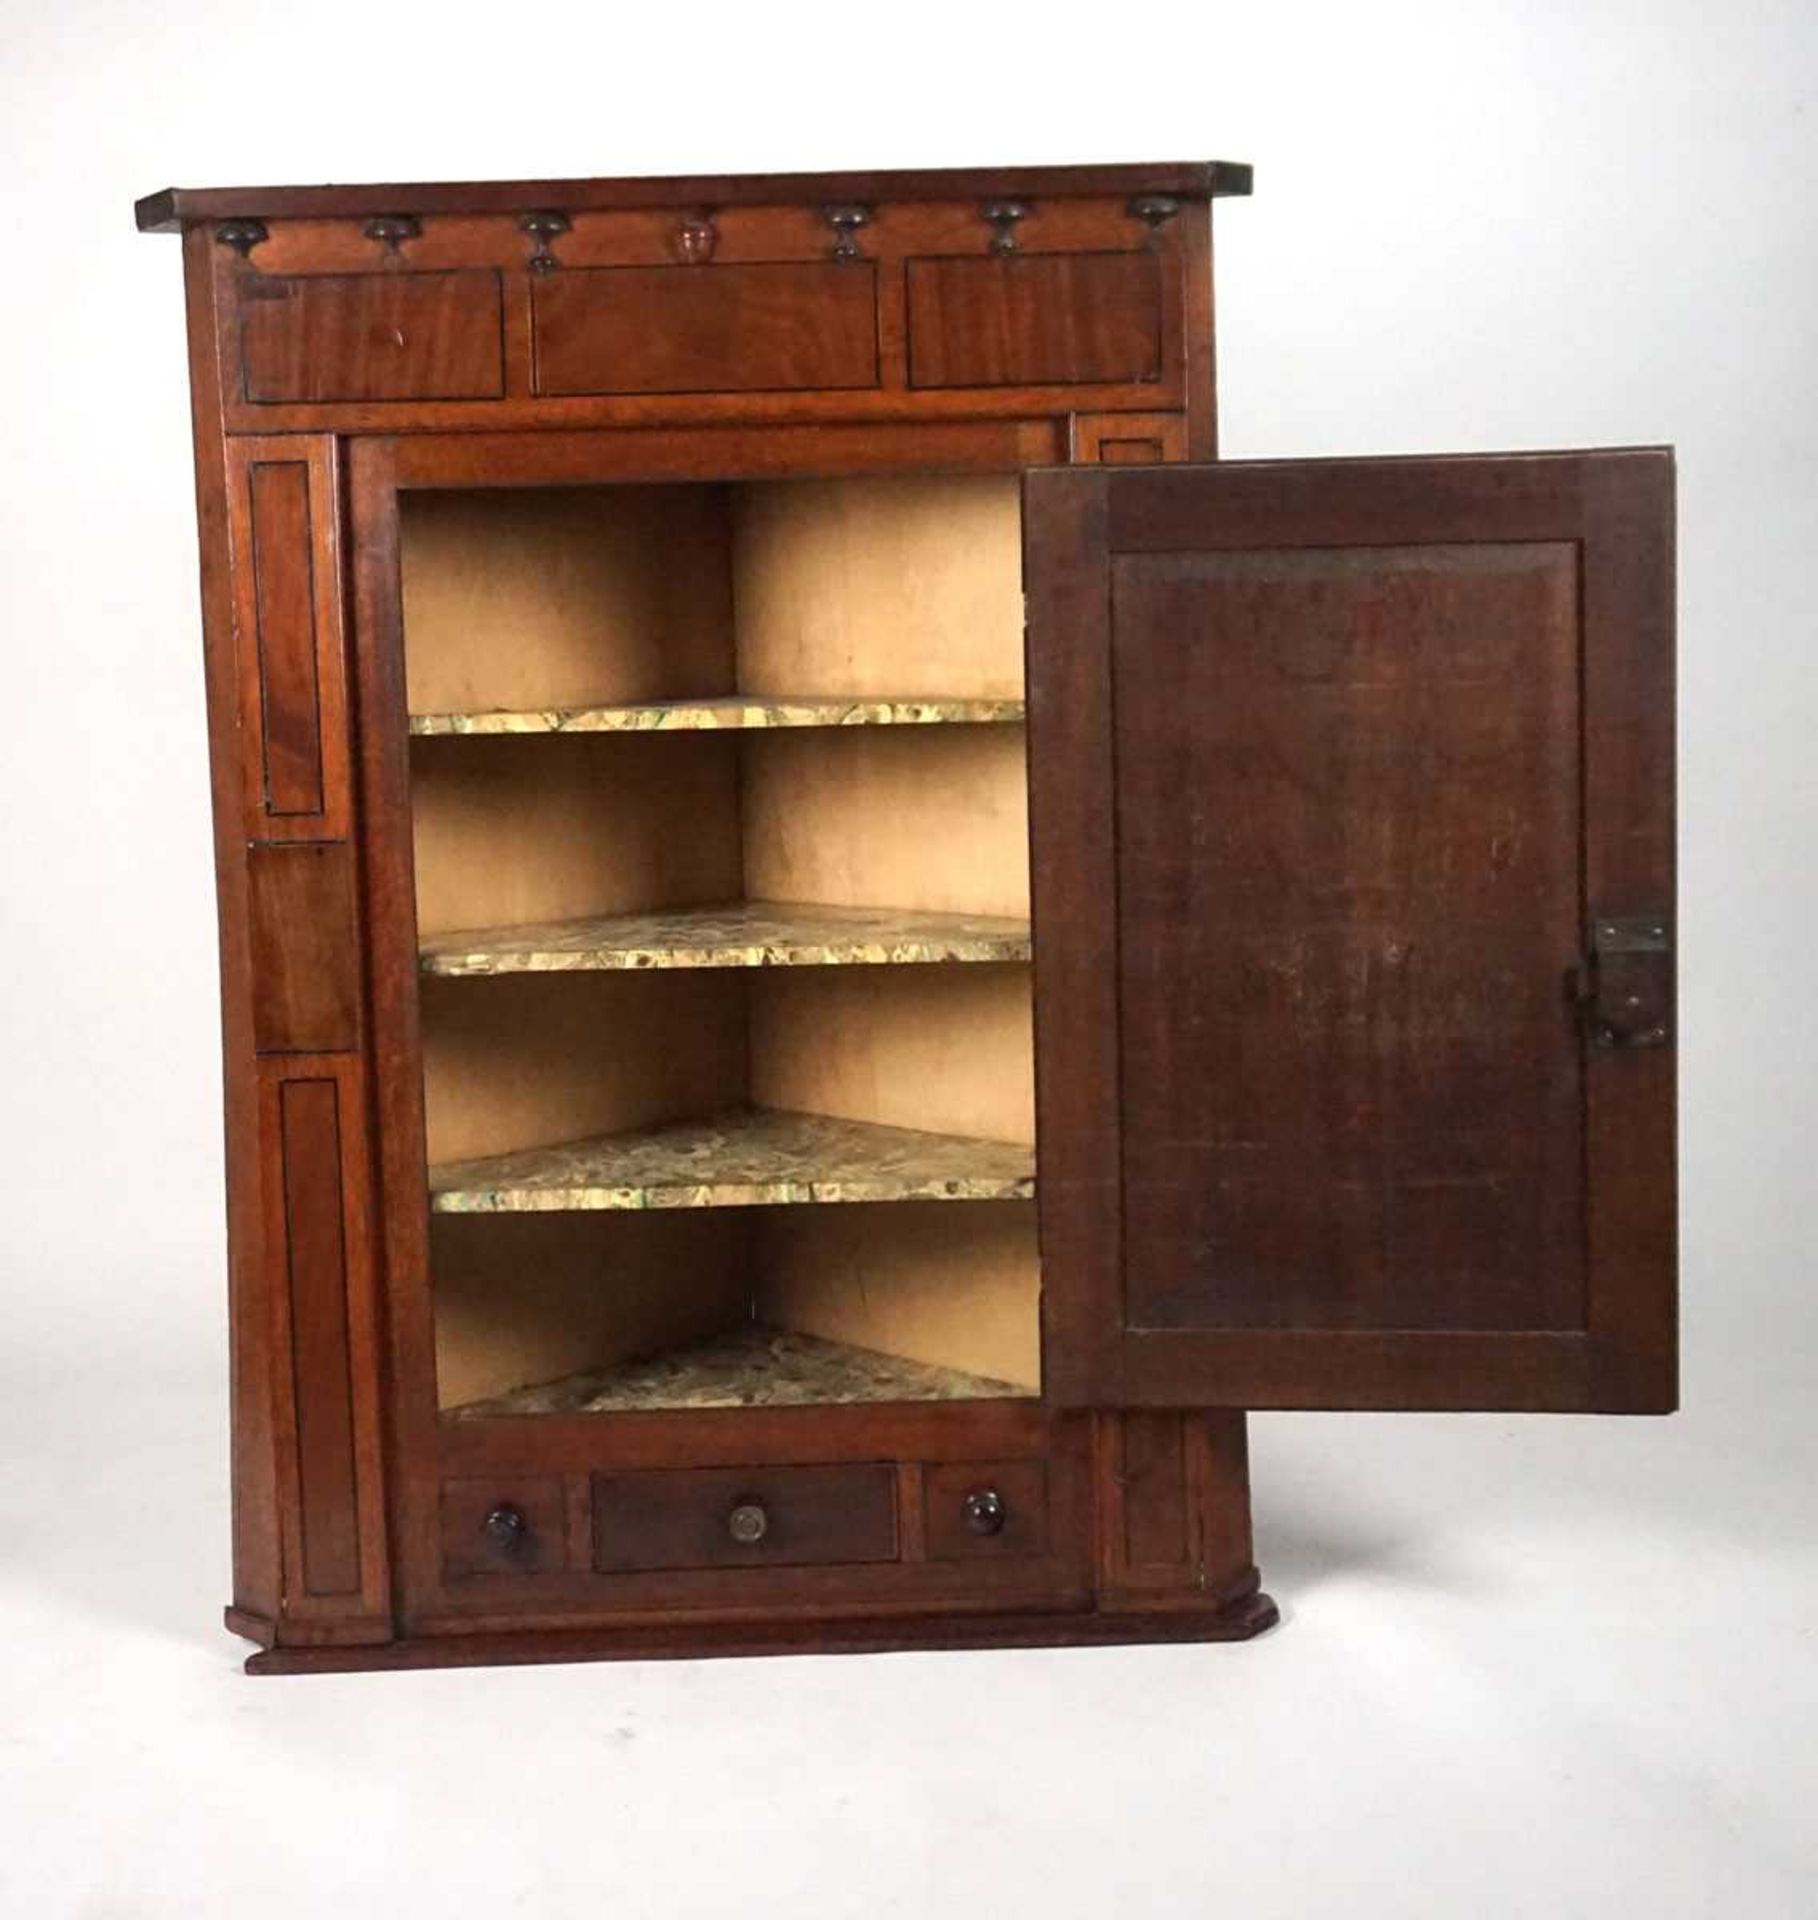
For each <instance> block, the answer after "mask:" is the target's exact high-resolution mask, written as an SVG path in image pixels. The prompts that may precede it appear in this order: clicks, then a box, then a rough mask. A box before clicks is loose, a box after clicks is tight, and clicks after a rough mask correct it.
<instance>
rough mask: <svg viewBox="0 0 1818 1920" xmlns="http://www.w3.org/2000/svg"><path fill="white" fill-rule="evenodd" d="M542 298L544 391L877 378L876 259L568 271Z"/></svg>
mask: <svg viewBox="0 0 1818 1920" xmlns="http://www.w3.org/2000/svg"><path fill="white" fill-rule="evenodd" d="M533 297H534V301H535V309H534V315H533V320H532V325H533V329H534V332H535V340H536V390H537V392H538V393H539V394H546V395H564V394H610V393H738V392H789V391H794V390H800V389H804V388H811V387H816V388H828V387H845V388H852V387H875V386H876V385H877V384H878V360H877V271H876V269H875V268H874V267H873V266H871V265H869V264H868V263H864V262H840V263H837V264H836V263H834V262H831V261H815V262H775V263H758V264H753V265H749V266H721V267H715V266H692V267H594V268H578V269H563V270H561V271H559V272H556V273H552V274H549V275H547V276H546V277H545V278H543V279H542V280H540V281H539V282H538V283H537V286H536V289H535V293H534V296H533Z"/></svg>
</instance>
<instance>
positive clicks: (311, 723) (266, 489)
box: [227, 434, 351, 840]
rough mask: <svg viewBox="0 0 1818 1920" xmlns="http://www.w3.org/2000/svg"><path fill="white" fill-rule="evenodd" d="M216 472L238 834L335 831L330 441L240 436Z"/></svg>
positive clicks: (342, 782)
mask: <svg viewBox="0 0 1818 1920" xmlns="http://www.w3.org/2000/svg"><path fill="white" fill-rule="evenodd" d="M227 470H228V489H229V491H228V515H229V528H230V537H231V539H232V543H233V549H234V554H235V565H234V581H233V586H234V604H235V609H236V615H237V624H238V633H237V642H236V645H237V653H238V675H239V703H240V716H241V719H240V724H241V728H242V733H243V740H244V749H243V750H244V753H245V761H244V772H243V780H244V792H245V821H246V831H247V833H248V834H249V835H251V836H253V837H254V838H258V839H267V840H294V839H302V838H304V837H308V836H317V835H319V836H320V837H322V838H324V839H336V838H339V837H341V836H342V835H344V834H345V833H346V832H347V831H348V827H349V822H350V819H351V814H350V803H351V776H350V771H349V760H350V755H349V747H348V718H347V668H346V658H345V652H344V637H343V632H342V614H341V581H340V543H339V539H338V537H337V527H336V507H335V498H336V487H337V482H338V467H337V461H336V454H335V443H334V441H333V439H332V438H331V437H330V436H328V435H326V434H308V435H304V434H287V435H269V436H268V435H251V436H247V437H245V438H240V439H235V440H233V441H230V442H229V443H228V448H227Z"/></svg>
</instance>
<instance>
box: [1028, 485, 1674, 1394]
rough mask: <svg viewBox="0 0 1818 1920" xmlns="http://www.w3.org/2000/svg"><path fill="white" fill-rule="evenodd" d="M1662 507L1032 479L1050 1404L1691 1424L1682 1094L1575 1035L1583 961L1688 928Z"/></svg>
mask: <svg viewBox="0 0 1818 1920" xmlns="http://www.w3.org/2000/svg"><path fill="white" fill-rule="evenodd" d="M1670 485H1671V468H1670V461H1669V459H1668V458H1667V457H1666V456H1664V455H1660V454H1649V453H1640V454H1624V455H1602V456H1600V455H1586V456H1557V457H1552V458H1547V457H1538V456H1526V457H1520V458H1511V459H1502V460H1497V459H1479V460H1436V461H1387V462H1332V463H1304V464H1301V465H1283V464H1272V465H1268V466H1255V467H1244V466H1233V467H1228V468H1199V469H1176V470H1174V471H1173V472H1172V473H1170V472H1169V471H1168V470H1166V469H1155V470H1144V471H1129V470H1126V471H1124V472H1120V473H1115V474H1110V475H1100V476H1087V475H1055V474H1040V475H1036V476H1033V477H1032V480H1031V484H1030V590H1031V654H1030V726H1031V756H1032V764H1033V768H1034V778H1033V782H1032V785H1033V792H1034V796H1035V807H1034V825H1035V833H1036V861H1035V868H1036V876H1037V885H1036V907H1035V913H1036V965H1037V1004H1038V1009H1039V1010H1040V1018H1039V1019H1038V1047H1040V1048H1041V1050H1042V1053H1043V1057H1042V1058H1040V1059H1039V1060H1038V1098H1039V1101H1040V1107H1041V1111H1040V1125H1041V1132H1040V1140H1041V1158H1040V1166H1039V1181H1038V1186H1039V1190H1040V1192H1041V1194H1042V1196H1043V1199H1042V1204H1043V1209H1044V1213H1043V1223H1044V1234H1043V1250H1044V1275H1045V1283H1046V1287H1047V1293H1048V1300H1049V1307H1050V1316H1049V1317H1050V1328H1051V1338H1050V1375H1049V1377H1050V1378H1051V1379H1053V1380H1055V1381H1056V1388H1057V1391H1058V1392H1059V1393H1060V1394H1061V1395H1062V1397H1063V1398H1067V1399H1078V1400H1084V1401H1089V1402H1093V1403H1096V1404H1117V1403H1119V1402H1120V1401H1123V1402H1127V1403H1129V1404H1205V1405H1215V1404H1238V1405H1243V1404H1250V1405H1283V1404H1285V1405H1315V1406H1345V1405H1404V1404H1405V1405H1409V1406H1472V1405H1490V1406H1510V1405H1516V1406H1520V1405H1534V1406H1543V1405H1544V1406H1583V1407H1591V1406H1604V1405H1609V1406H1654V1405H1659V1404H1662V1403H1664V1402H1667V1401H1670V1398H1671V1394H1672V1374H1673V1356H1672V1318H1673V1308H1672V1301H1673V1274H1672V1245H1671V1239H1672V1235H1671V1216H1672V1175H1673V1165H1672V1140H1671V1104H1672V1073H1671V1062H1670V1054H1669V1053H1668V1052H1667V1051H1666V1050H1665V1049H1662V1048H1658V1047H1653V1046H1639V1047H1617V1048H1609V1047H1602V1046H1598V1045H1594V1044H1590V1043H1589V1039H1588V1036H1589V1035H1590V1034H1591V1033H1592V1031H1593V1030H1594V1026H1593V1025H1588V1024H1587V1021H1586V1019H1585V1017H1584V1013H1583V1010H1582V1009H1581V1007H1580V1006H1579V1005H1578V1003H1577V996H1578V995H1579V994H1580V993H1581V992H1582V990H1583V983H1584V975H1583V973H1582V971H1581V962H1582V959H1583V956H1584V955H1585V952H1586V943H1587V928H1588V926H1589V923H1590V921H1591V919H1592V917H1593V916H1597V915H1605V914H1609V913H1612V912H1633V911H1635V910H1636V909H1638V908H1644V907H1645V911H1647V912H1648V913H1650V914H1652V913H1658V914H1660V915H1662V916H1664V915H1665V913H1666V912H1667V908H1668V896H1669V892H1670V883H1671V859H1670V819H1671V807H1670V800H1671V795H1670V716H1671V682H1670V624H1669V622H1668V619H1667V615H1668V614H1669V613H1670V582H1671V574H1670V544H1669V543H1670V525H1671V523H1670V499H1671V495H1670ZM1429 526H1430V527H1431V528H1432V529H1433V531H1432V533H1431V534H1425V533H1423V532H1422V529H1423V527H1429ZM1095 783H1097V785H1098V790H1099V791H1100V793H1101V795H1103V794H1107V792H1108V798H1109V802H1110V804H1109V806H1108V807H1107V808H1103V809H1102V817H1091V804H1092V788H1093V786H1094V784H1095ZM1068 822H1071V827H1070V828H1068V827H1067V825H1066V823H1068ZM1618 901H1620V902H1621V903H1623V904H1622V906H1621V907H1616V906H1614V905H1612V903H1613V902H1618ZM1667 924H1668V923H1667V922H1666V921H1665V920H1664V918H1663V919H1662V921H1661V925H1662V927H1663V928H1664V927H1666V926H1667ZM1643 944H1644V945H1646V943H1643ZM1665 945H1666V942H1665V941H1664V940H1663V941H1662V942H1661V943H1660V947H1661V948H1662V949H1664V947H1665ZM1602 964H1603V965H1604V967H1605V969H1606V990H1607V989H1608V988H1614V987H1615V986H1616V985H1617V984H1618V983H1619V982H1620V981H1621V979H1622V976H1623V970H1624V969H1625V968H1629V967H1633V966H1635V965H1643V966H1647V967H1652V968H1653V969H1654V975H1653V977H1654V978H1655V979H1656V980H1657V982H1658V983H1659V984H1660V985H1661V988H1662V991H1664V990H1665V983H1666V966H1667V954H1666V952H1665V951H1663V950H1650V951H1649V952H1648V953H1647V954H1646V955H1645V956H1644V957H1643V958H1641V959H1639V960H1638V959H1636V958H1635V957H1634V956H1623V957H1621V958H1617V957H1614V956H1612V957H1611V958H1610V959H1609V960H1607V961H1605V962H1603V963H1602ZM1612 1099H1613V1100H1614V1102H1615V1105H1614V1106H1612V1105H1611V1101H1612ZM1618 1112H1620V1113H1621V1115H1622V1117H1621V1118H1620V1119H1618V1118H1617V1117H1616V1116H1617V1113H1618ZM1663 1113H1664V1115H1665V1122H1664V1127H1663V1124H1662V1122H1661V1119H1660V1115H1661V1114H1663ZM1637 1140H1640V1141H1641V1142H1642V1143H1643V1144H1642V1145H1641V1146H1640V1148H1639V1149H1637V1146H1636V1142H1637ZM1637 1150H1639V1151H1640V1152H1641V1154H1642V1157H1643V1159H1644V1160H1645V1162H1646V1166H1647V1173H1646V1175H1645V1177H1644V1178H1642V1179H1639V1180H1638V1179H1636V1177H1635V1175H1634V1173H1633V1171H1632V1170H1631V1166H1630V1162H1631V1159H1632V1157H1633V1155H1634V1153H1635V1152H1636V1151H1637Z"/></svg>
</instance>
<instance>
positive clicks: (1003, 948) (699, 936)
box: [421, 900, 1029, 977]
mask: <svg viewBox="0 0 1818 1920" xmlns="http://www.w3.org/2000/svg"><path fill="white" fill-rule="evenodd" d="M1028 958H1029V923H1028V921H1027V920H1012V919H1003V918H998V917H996V916H993V915H985V914H960V913H913V912H910V911H908V910H906V909H903V908H889V907H823V906H801V905H792V904H788V903H783V902H777V901H767V900H752V901H744V902H740V903H738V904H736V905H733V906H725V907H678V908H672V909H669V910H667V911H664V912H660V913H621V914H610V915H607V916H605V917H603V918H600V919H593V920H558V921H552V922H550V923H548V924H546V925H542V926H527V927H492V928H486V929H480V930H476V931H474V932H463V933H439V934H435V935H432V936H431V937H430V938H429V939H426V940H425V941H424V942H423V945H422V950H421V964H422V968H423V971H424V972H425V973H434V974H443V975H447V976H450V977H470V976H473V975H479V974H497V973H587V972H617V971H630V970H646V969H649V970H657V969H669V968H686V967H855V966H908V965H926V964H945V963H951V962H961V961H1016V960H1027V959H1028Z"/></svg>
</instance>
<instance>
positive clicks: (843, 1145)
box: [429, 1108, 1035, 1213]
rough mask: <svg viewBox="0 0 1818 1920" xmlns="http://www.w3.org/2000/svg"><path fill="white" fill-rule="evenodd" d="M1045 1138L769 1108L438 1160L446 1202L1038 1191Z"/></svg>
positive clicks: (794, 1199) (619, 1207) (444, 1209)
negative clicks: (1026, 1140) (1032, 1140)
mask: <svg viewBox="0 0 1818 1920" xmlns="http://www.w3.org/2000/svg"><path fill="white" fill-rule="evenodd" d="M1034 1192H1035V1149H1034V1148H1033V1147H1028V1146H1021V1145H1017V1144H1016V1143H1014V1142H1010V1141H1001V1140H973V1139H968V1138H965V1137H964V1136H961V1135H957V1134H946V1133H919V1132H912V1131H910V1130H909V1129H907V1128H903V1127H879V1126H872V1125H869V1124H867V1123H865V1122H862V1121H857V1120H835V1119H830V1118H829V1117H828V1116H826V1115H825V1114H817V1113H783V1112H777V1111H772V1110H768V1109H763V1108H753V1109H747V1110H743V1111H740V1112H736V1113H730V1114H722V1115H719V1116H718V1117H716V1118H714V1119H712V1120H705V1121H695V1120H691V1121H683V1122H681V1123H679V1124H671V1125H667V1126H661V1127H649V1128H642V1129H640V1130H638V1131H637V1132H633V1133H618V1134H607V1135H604V1136H602V1137H600V1138H597V1139H593V1140H577V1141H573V1142H571V1143H569V1144H568V1145H566V1146H559V1147H533V1148H531V1149H529V1150H528V1151H525V1152H522V1153H507V1154H500V1155H497V1156H495V1157H494V1158H491V1159H486V1160H464V1161H458V1162H452V1163H449V1164H446V1165H443V1166H435V1167H431V1168H430V1170H429V1196H430V1198H429V1204H430V1207H431V1208H432V1210H433V1211H435V1212H437V1213H580V1212H597V1211H623V1210H627V1209H632V1208H645V1207H652V1208H654V1207H776V1206H804V1205H825V1204H828V1203H831V1202H839V1201H866V1200H1026V1199H1028V1198H1029V1197H1030V1196H1031V1195H1033V1193H1034Z"/></svg>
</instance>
